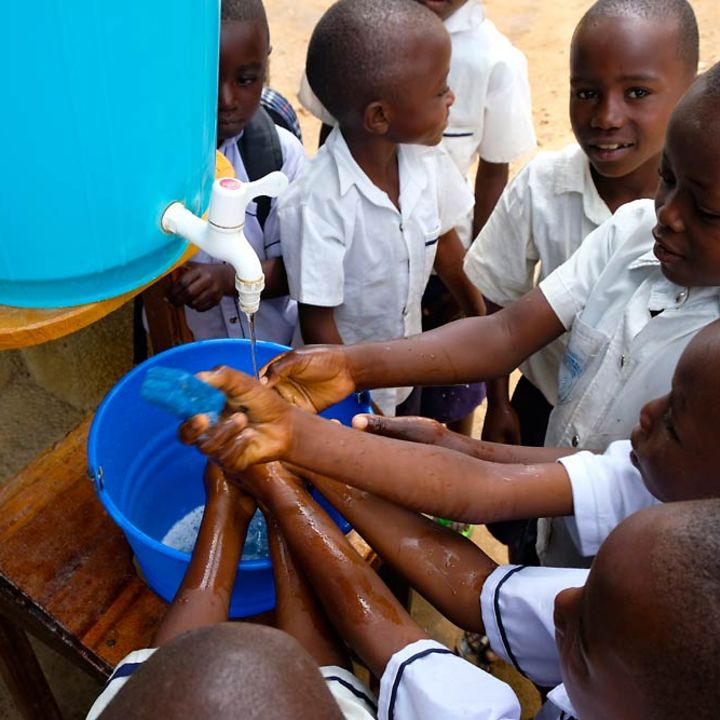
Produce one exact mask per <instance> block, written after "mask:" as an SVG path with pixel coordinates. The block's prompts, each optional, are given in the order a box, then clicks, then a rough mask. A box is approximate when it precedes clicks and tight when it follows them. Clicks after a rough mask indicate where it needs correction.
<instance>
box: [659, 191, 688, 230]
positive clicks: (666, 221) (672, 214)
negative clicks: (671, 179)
mask: <svg viewBox="0 0 720 720" xmlns="http://www.w3.org/2000/svg"><path fill="white" fill-rule="evenodd" d="M657 219H658V222H659V223H660V224H661V225H662V226H663V227H666V228H668V229H669V230H672V232H676V233H680V232H684V230H685V223H684V222H683V220H682V215H681V212H680V198H679V194H678V192H677V190H671V191H670V192H668V193H666V194H665V195H664V196H663V197H662V198H661V199H660V203H659V205H658V207H657Z"/></svg>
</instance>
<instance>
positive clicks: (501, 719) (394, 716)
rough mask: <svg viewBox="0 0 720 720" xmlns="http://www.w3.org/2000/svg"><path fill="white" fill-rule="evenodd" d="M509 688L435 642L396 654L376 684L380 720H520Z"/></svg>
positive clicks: (513, 694)
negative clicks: (378, 689)
mask: <svg viewBox="0 0 720 720" xmlns="http://www.w3.org/2000/svg"><path fill="white" fill-rule="evenodd" d="M520 715H521V709H520V703H519V702H518V699H517V697H516V695H515V693H514V692H513V691H512V689H511V688H510V686H509V685H506V684H505V683H504V682H502V681H501V680H498V679H497V678H494V677H493V676H492V675H490V674H489V673H486V672H485V671H484V670H481V669H480V668H478V667H475V666H474V665H471V664H470V663H469V662H467V661H466V660H463V659H462V658H459V657H458V656H457V655H455V654H454V653H453V652H451V651H450V650H448V649H447V648H446V647H444V646H443V645H441V644H440V643H437V642H435V641H434V640H419V641H417V642H414V643H412V644H411V645H408V646H407V647H404V648H403V649H402V650H400V651H399V652H397V653H395V654H394V655H393V656H392V657H391V658H390V662H388V664H387V667H386V668H385V672H384V673H383V676H382V678H381V680H380V703H379V709H378V718H380V720H386V719H387V720H438V719H439V718H442V720H455V719H456V718H457V719H458V720H459V718H467V719H469V720H520Z"/></svg>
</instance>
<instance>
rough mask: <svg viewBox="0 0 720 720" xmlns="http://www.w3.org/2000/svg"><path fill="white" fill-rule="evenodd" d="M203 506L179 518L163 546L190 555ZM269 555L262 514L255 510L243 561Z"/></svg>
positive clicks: (263, 558) (198, 528)
mask: <svg viewBox="0 0 720 720" xmlns="http://www.w3.org/2000/svg"><path fill="white" fill-rule="evenodd" d="M204 510H205V506H204V505H198V507H196V508H195V509H194V510H191V511H190V512H189V513H188V514H187V515H185V517H182V518H180V520H178V521H177V522H176V523H175V524H174V525H173V526H172V527H171V528H170V529H169V530H168V531H167V533H165V537H163V539H162V543H163V545H168V546H169V547H171V548H175V550H179V551H180V552H186V553H191V552H192V551H193V548H194V547H195V541H196V540H197V536H198V531H199V530H200V522H201V521H202V516H203V511H204ZM268 555H269V551H268V538H267V526H266V525H265V518H264V517H263V516H262V513H261V512H260V511H259V510H257V511H256V512H255V515H253V518H252V520H251V521H250V526H249V527H248V533H247V539H246V540H245V546H244V547H243V554H242V559H243V560H265V559H266V558H267V557H268Z"/></svg>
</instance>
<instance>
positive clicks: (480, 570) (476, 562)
mask: <svg viewBox="0 0 720 720" xmlns="http://www.w3.org/2000/svg"><path fill="white" fill-rule="evenodd" d="M299 472H301V473H302V474H303V475H304V476H305V477H307V479H308V480H310V481H311V482H312V483H313V485H314V486H315V487H316V488H317V489H318V490H319V491H320V492H321V493H322V494H323V495H324V496H325V497H326V498H327V499H328V500H329V501H330V502H331V503H332V504H333V506H334V507H335V508H336V509H337V510H338V511H339V512H340V513H342V514H343V515H344V516H345V518H346V519H347V520H348V521H349V522H350V523H351V524H352V526H353V527H354V528H355V529H356V530H357V531H358V532H359V533H360V535H362V537H363V538H364V539H365V540H366V542H368V543H369V544H370V545H371V546H372V548H373V549H374V550H375V551H376V552H377V553H378V555H380V557H382V559H383V560H384V561H385V562H386V563H388V564H389V565H391V566H392V567H394V568H395V569H396V570H397V571H398V572H399V573H400V574H401V575H402V576H403V577H404V578H405V580H406V581H407V582H408V584H409V585H410V586H411V587H413V588H415V590H417V591H418V592H419V593H420V594H421V595H422V596H423V597H424V598H425V599H426V600H428V602H430V603H432V604H433V605H434V606H435V607H436V608H437V609H438V610H439V611H440V612H441V613H442V614H443V615H445V616H446V617H447V618H448V619H449V620H451V621H452V622H454V623H455V624H456V625H458V626H459V627H461V628H463V629H464V630H469V631H471V632H479V633H482V632H484V627H483V623H482V617H481V614H480V606H479V602H480V601H479V598H480V591H481V590H482V586H483V584H484V583H485V580H486V579H487V577H488V576H489V575H490V573H492V571H493V570H495V568H496V567H497V565H496V564H495V563H494V562H493V561H492V560H491V559H490V558H489V557H488V556H487V555H486V554H485V553H484V552H483V551H482V550H481V549H480V548H479V547H478V546H477V545H475V543H473V542H472V541H470V540H468V539H467V538H464V537H463V536H462V535H459V534H458V533H456V532H453V531H452V530H449V529H448V528H445V527H442V526H441V525H438V524H437V523H436V522H433V521H432V520H430V519H429V518H426V517H424V516H423V515H418V514H417V513H414V512H412V511H410V510H407V509H405V508H403V507H400V506H399V505H395V504H393V503H391V502H388V501H387V500H383V499H382V498H379V497H377V496H376V495H371V494H370V493H367V492H363V491H362V490H356V489H355V488H351V487H350V486H349V485H345V484H343V483H339V482H336V481H334V480H332V479H330V478H327V477H325V476H323V475H318V474H317V473H312V472H308V471H299Z"/></svg>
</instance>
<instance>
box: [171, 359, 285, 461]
mask: <svg viewBox="0 0 720 720" xmlns="http://www.w3.org/2000/svg"><path fill="white" fill-rule="evenodd" d="M197 377H198V378H200V379H201V380H202V381H203V382H206V383H208V384H209V385H212V386H213V387H216V388H218V389H219V390H222V391H223V392H224V393H225V396H226V398H227V401H226V406H225V412H224V414H223V417H222V418H221V419H220V420H219V421H218V422H217V423H215V424H214V425H211V424H210V421H209V419H208V417H207V416H206V415H195V416H194V417H192V418H190V420H188V421H187V422H185V423H183V424H182V425H181V426H180V439H181V440H182V441H183V442H184V443H186V444H195V445H197V447H198V448H199V449H200V451H201V452H203V453H204V454H205V455H208V456H209V457H211V458H212V459H213V460H214V461H215V462H216V463H217V464H218V465H220V467H221V468H222V469H223V470H224V471H225V472H227V473H230V474H231V475H233V474H235V473H238V472H240V471H242V470H244V469H245V468H246V467H248V466H249V465H253V464H254V463H260V462H267V461H269V460H278V459H281V458H282V457H283V456H284V454H285V453H286V452H287V450H288V449H289V447H290V444H291V442H292V435H293V431H292V422H293V413H294V412H295V411H293V408H292V407H290V405H288V404H287V403H286V402H285V401H284V400H283V399H282V398H281V397H279V396H278V395H277V393H274V392H272V391H271V390H269V389H268V388H266V387H263V386H262V385H260V383H258V382H257V381H256V380H254V379H253V378H251V377H250V376H249V375H245V374H244V373H241V372H239V371H237V370H233V369H231V368H228V367H220V368H218V369H217V370H213V371H211V372H202V373H198V374H197Z"/></svg>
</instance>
